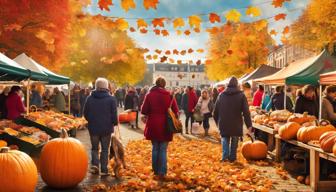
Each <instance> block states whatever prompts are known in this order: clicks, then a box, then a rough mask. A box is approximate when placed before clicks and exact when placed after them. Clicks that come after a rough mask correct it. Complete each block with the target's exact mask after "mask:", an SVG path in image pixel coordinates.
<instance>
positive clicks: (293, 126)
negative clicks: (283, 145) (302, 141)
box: [279, 122, 301, 140]
mask: <svg viewBox="0 0 336 192" xmlns="http://www.w3.org/2000/svg"><path fill="white" fill-rule="evenodd" d="M300 128H301V125H300V124H299V123H296V122H288V123H286V124H285V125H283V126H281V127H280V128H279V136H280V137H281V138H282V139H285V140H290V139H295V137H296V134H297V132H298V131H299V129H300Z"/></svg>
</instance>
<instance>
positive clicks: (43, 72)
mask: <svg viewBox="0 0 336 192" xmlns="http://www.w3.org/2000/svg"><path fill="white" fill-rule="evenodd" d="M14 61H16V62H17V63H18V64H20V65H21V66H23V67H25V68H27V69H30V70H31V71H32V80H38V81H46V82H47V83H48V84H52V85H61V84H69V83H70V79H69V78H68V77H64V76H61V75H58V74H55V73H53V72H51V71H49V70H48V69H47V68H45V67H43V66H42V65H40V64H38V63H37V62H36V61H34V60H33V59H32V58H30V57H28V56H27V55H26V54H24V53H22V54H21V55H19V56H17V57H16V58H15V59H14Z"/></svg>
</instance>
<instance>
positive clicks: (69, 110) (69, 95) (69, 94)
mask: <svg viewBox="0 0 336 192" xmlns="http://www.w3.org/2000/svg"><path fill="white" fill-rule="evenodd" d="M70 97H71V93H70V83H69V84H68V112H69V115H70V114H71V104H70V101H71V98H70Z"/></svg>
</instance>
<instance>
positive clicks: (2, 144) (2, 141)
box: [0, 140, 7, 148]
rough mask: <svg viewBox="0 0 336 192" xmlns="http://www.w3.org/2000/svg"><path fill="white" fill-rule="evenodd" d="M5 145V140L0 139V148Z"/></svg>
mask: <svg viewBox="0 0 336 192" xmlns="http://www.w3.org/2000/svg"><path fill="white" fill-rule="evenodd" d="M1 147H7V142H6V141H5V140H0V148H1Z"/></svg>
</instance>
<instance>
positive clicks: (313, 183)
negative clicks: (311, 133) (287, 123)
mask: <svg viewBox="0 0 336 192" xmlns="http://www.w3.org/2000/svg"><path fill="white" fill-rule="evenodd" d="M281 141H284V142H287V143H290V144H293V145H295V146H298V147H302V148H304V149H306V150H307V151H308V152H309V165H310V170H309V177H310V187H311V188H312V189H313V190H314V191H336V181H321V180H320V158H323V159H326V160H329V161H332V162H336V156H335V155H334V154H332V153H326V152H324V151H323V150H322V149H321V148H318V147H315V146H312V145H308V144H305V143H302V142H300V141H296V140H282V139H281V138H280V136H279V135H275V149H276V154H275V159H276V161H278V162H280V156H281Z"/></svg>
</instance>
